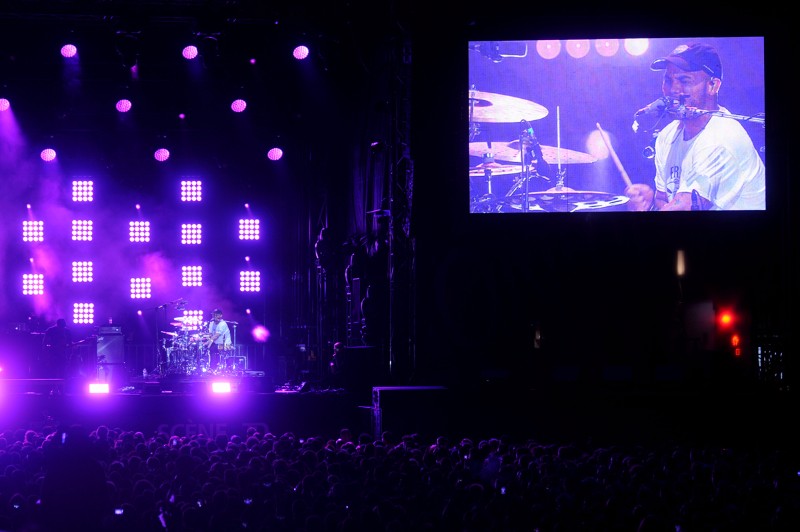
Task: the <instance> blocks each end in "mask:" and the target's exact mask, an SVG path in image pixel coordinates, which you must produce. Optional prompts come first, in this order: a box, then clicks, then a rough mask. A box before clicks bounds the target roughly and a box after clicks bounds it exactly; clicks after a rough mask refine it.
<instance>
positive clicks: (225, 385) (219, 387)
mask: <svg viewBox="0 0 800 532" xmlns="http://www.w3.org/2000/svg"><path fill="white" fill-rule="evenodd" d="M211 391H212V392H213V393H231V383H230V382H212V383H211Z"/></svg>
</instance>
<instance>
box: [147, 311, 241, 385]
mask: <svg viewBox="0 0 800 532" xmlns="http://www.w3.org/2000/svg"><path fill="white" fill-rule="evenodd" d="M170 325H172V326H173V327H175V331H161V334H162V335H163V338H162V339H161V346H162V348H163V355H162V361H161V362H162V363H161V364H160V370H161V374H162V375H206V374H211V375H219V374H223V373H225V374H227V372H229V371H230V368H227V367H224V366H220V367H212V363H211V353H210V350H209V348H208V347H206V343H207V342H208V339H209V338H210V337H211V335H210V334H209V333H208V332H207V330H208V323H207V322H206V323H203V322H201V321H199V320H197V319H196V318H191V317H185V316H181V317H178V318H174V321H172V322H171V323H170ZM223 362H224V360H223Z"/></svg>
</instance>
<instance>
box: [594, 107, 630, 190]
mask: <svg viewBox="0 0 800 532" xmlns="http://www.w3.org/2000/svg"><path fill="white" fill-rule="evenodd" d="M597 129H599V130H600V137H601V138H602V139H603V142H605V143H606V148H608V153H610V154H611V159H613V160H614V164H616V165H617V170H619V173H620V174H621V175H622V179H623V180H624V181H625V185H627V186H631V185H632V183H631V178H630V177H628V172H626V171H625V168H623V167H622V163H621V162H620V161H619V157H617V152H615V151H614V147H613V146H612V145H611V142H609V140H608V139H607V138H606V132H605V131H603V128H602V127H600V123H599V122H598V123H597Z"/></svg>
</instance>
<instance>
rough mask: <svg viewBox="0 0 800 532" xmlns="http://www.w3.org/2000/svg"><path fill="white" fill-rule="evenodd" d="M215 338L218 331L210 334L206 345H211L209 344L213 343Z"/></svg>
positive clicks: (217, 336)
mask: <svg viewBox="0 0 800 532" xmlns="http://www.w3.org/2000/svg"><path fill="white" fill-rule="evenodd" d="M217 338H219V333H214V334H213V335H211V337H210V338H209V339H208V343H207V344H206V347H211V344H213V343H214V341H216V339H217Z"/></svg>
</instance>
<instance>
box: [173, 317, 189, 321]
mask: <svg viewBox="0 0 800 532" xmlns="http://www.w3.org/2000/svg"><path fill="white" fill-rule="evenodd" d="M172 319H173V320H175V321H192V320H193V319H194V318H190V317H188V316H178V317H177V318H172Z"/></svg>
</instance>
